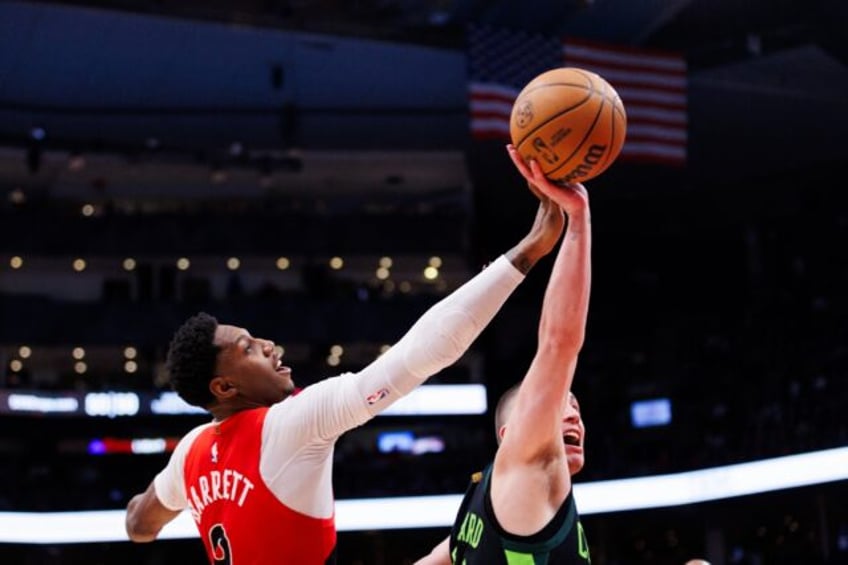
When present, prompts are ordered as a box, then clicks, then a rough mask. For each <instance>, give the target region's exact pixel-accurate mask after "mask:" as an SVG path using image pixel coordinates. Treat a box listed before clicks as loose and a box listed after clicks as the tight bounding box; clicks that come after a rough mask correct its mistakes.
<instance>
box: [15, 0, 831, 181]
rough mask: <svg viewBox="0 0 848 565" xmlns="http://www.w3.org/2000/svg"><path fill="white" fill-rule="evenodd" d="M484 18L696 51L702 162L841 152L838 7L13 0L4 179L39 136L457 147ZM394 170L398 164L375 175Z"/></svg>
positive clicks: (679, 1) (601, 1) (255, 154)
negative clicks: (470, 45) (477, 27)
mask: <svg viewBox="0 0 848 565" xmlns="http://www.w3.org/2000/svg"><path fill="white" fill-rule="evenodd" d="M470 23H477V24H487V25H490V26H494V27H507V28H512V29H521V30H525V31H530V32H535V33H540V34H547V35H557V36H563V37H568V36H574V37H579V38H583V39H590V40H596V41H602V42H609V43H615V44H619V45H632V46H640V47H652V48H656V49H665V50H673V51H678V52H681V53H683V54H684V55H685V56H686V59H687V62H688V65H689V108H690V127H691V132H690V133H691V135H692V137H693V138H697V139H698V140H699V143H703V144H705V146H706V147H708V148H718V149H719V151H720V152H721V153H723V154H722V155H716V151H715V150H714V149H709V150H703V151H700V152H699V151H697V150H695V151H692V152H691V153H692V155H693V160H694V161H695V162H693V163H692V164H693V165H695V166H697V167H702V168H705V169H706V168H709V169H710V170H712V169H714V168H715V167H714V164H713V163H711V162H708V161H711V160H713V159H716V160H720V161H721V163H720V164H721V166H722V167H725V168H737V167H743V168H744V167H748V169H749V172H750V171H754V170H756V169H757V168H758V167H759V166H761V165H763V164H769V163H783V164H784V165H786V166H791V167H803V166H806V165H810V164H817V163H820V162H828V161H833V160H834V159H837V158H840V156H841V154H842V153H844V151H843V149H844V141H843V139H842V135H843V133H842V132H844V131H846V130H848V104H845V100H848V66H847V65H848V49H846V45H848V44H846V41H845V39H844V30H846V29H848V3H846V2H844V1H842V0H748V1H746V2H738V1H737V0H594V1H593V0H521V1H518V0H509V1H508V0H485V1H484V0H453V1H452V0H417V1H409V0H407V1H401V0H396V1H392V0H359V1H357V2H348V1H345V0H320V1H319V0H287V1H283V0H277V1H273V0H272V1H268V0H248V1H241V2H224V1H214V0H158V1H157V2H153V3H151V2H149V1H142V0H115V1H108V2H107V1H105V0H101V1H83V0H77V1H65V2H14V1H13V2H4V3H2V5H0V145H2V146H4V147H6V148H11V149H14V148H18V149H19V151H18V152H17V153H16V152H15V151H14V150H12V151H7V152H5V153H4V155H6V156H3V155H0V160H2V159H14V162H12V161H8V162H5V163H0V183H2V184H3V185H5V186H7V187H8V186H10V185H12V184H15V185H18V184H24V185H27V184H32V183H27V182H26V179H25V178H24V180H23V181H22V180H21V176H22V175H24V176H26V174H27V169H30V170H31V169H32V168H33V165H36V167H35V168H37V165H38V163H37V162H36V163H33V157H37V155H35V154H34V153H33V150H32V148H33V146H36V149H38V146H39V143H37V142H38V141H39V140H37V139H35V140H34V139H33V133H35V134H36V135H39V134H40V133H43V134H44V135H45V136H46V139H45V140H43V143H42V145H44V148H45V149H48V150H50V149H53V150H57V151H63V152H67V153H68V154H73V153H76V152H106V153H110V154H125V155H127V158H129V159H136V160H137V159H139V158H144V155H145V152H155V151H159V152H165V151H167V152H169V158H171V159H174V158H176V159H179V160H181V161H182V162H185V163H195V164H197V165H198V166H201V167H205V168H208V167H214V166H216V162H217V161H228V162H236V163H237V164H239V166H244V164H245V163H247V166H249V167H260V168H261V167H262V166H263V163H266V164H267V162H268V159H266V158H265V157H268V158H270V159H271V160H272V161H273V162H282V164H283V165H284V166H286V167H295V168H296V167H297V166H299V165H298V164H297V163H292V162H291V160H289V158H288V157H289V156H290V151H291V150H293V149H306V150H317V151H322V150H328V151H337V150H344V151H351V152H353V151H362V152H369V151H380V152H385V151H392V150H404V151H416V152H423V153H424V154H426V153H427V152H429V151H439V152H442V153H440V156H439V158H443V152H444V151H457V152H461V151H463V149H464V148H465V146H466V141H467V140H466V130H465V129H464V125H463V120H462V119H461V118H462V116H463V115H464V113H465V112H466V107H465V106H464V102H465V85H464V80H465V75H464V73H465V68H464V63H463V59H462V57H461V56H457V53H460V54H461V50H462V48H463V38H464V33H465V29H466V27H467V25H468V24H470ZM401 46H407V47H401ZM34 142H36V143H34ZM696 149H697V148H696ZM265 150H268V151H269V152H271V153H269V155H263V153H262V151H265ZM239 151H242V152H241V153H239ZM23 153H26V154H27V156H28V158H27V160H26V161H22V160H21V158H20V156H19V154H23ZM751 153H754V154H756V155H755V157H754V158H751V157H750V154H751ZM8 155H12V157H8ZM139 155H141V157H139ZM239 155H248V156H249V158H248V159H247V160H245V159H244V158H243V157H239ZM234 157H239V158H238V159H234ZM368 158H369V157H368V156H367V155H364V156H363V159H364V161H365V162H367V160H368ZM263 159H264V160H263ZM699 160H700V162H698V161H699ZM387 161H389V159H387V158H385V155H384V157H383V159H382V162H383V163H386V162H387ZM419 163H420V162H419ZM3 171H11V172H12V173H14V174H9V175H7V174H5V173H2V172H3ZM398 171H401V172H400V173H399V172H398ZM164 174H166V169H165V168H163V175H164ZM393 175H394V176H402V175H403V173H402V166H401V164H400V163H397V164H394V163H389V164H387V165H386V169H385V171H383V172H382V173H380V176H381V177H382V178H388V177H392V176H393ZM30 180H31V181H32V180H33V179H30ZM36 184H37V182H36ZM437 184H442V185H447V184H452V185H453V184H456V179H455V178H451V179H450V180H448V179H445V181H444V182H442V183H437ZM330 190H332V187H330Z"/></svg>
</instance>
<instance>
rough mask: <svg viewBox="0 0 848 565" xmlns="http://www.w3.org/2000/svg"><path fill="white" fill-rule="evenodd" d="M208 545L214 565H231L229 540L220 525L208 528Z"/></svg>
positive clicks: (231, 557)
mask: <svg viewBox="0 0 848 565" xmlns="http://www.w3.org/2000/svg"><path fill="white" fill-rule="evenodd" d="M209 544H210V545H211V546H212V559H214V560H215V561H214V563H216V565H217V564H218V563H220V564H221V565H231V563H232V562H233V554H232V553H231V551H230V539H229V538H228V537H227V532H226V530H224V526H222V525H221V524H215V525H214V526H212V527H211V528H209Z"/></svg>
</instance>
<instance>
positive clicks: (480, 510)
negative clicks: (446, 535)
mask: <svg viewBox="0 0 848 565" xmlns="http://www.w3.org/2000/svg"><path fill="white" fill-rule="evenodd" d="M491 476H492V466H491V465H489V466H488V467H486V470H485V471H483V473H475V475H474V477H473V478H472V480H471V484H470V485H469V486H468V490H467V491H466V493H465V497H464V498H463V499H462V504H461V505H460V507H459V513H458V514H457V519H456V521H455V522H454V525H453V529H452V530H451V535H450V552H451V562H452V563H453V564H454V565H587V564H588V563H590V562H591V561H590V559H589V544H588V543H587V541H586V534H585V533H584V532H583V526H582V525H581V524H580V517H579V516H578V515H577V507H576V506H575V504H574V496H573V491H572V492H569V493H568V496H567V497H566V499H565V501H564V502H563V503H562V506H561V507H560V509H559V510H558V511H557V513H556V515H555V516H554V517H553V518H552V519H551V521H550V522H548V524H547V525H546V526H545V527H544V528H542V529H541V530H540V531H538V532H537V533H535V534H533V535H529V536H519V535H515V534H511V533H509V532H507V531H505V530H504V529H503V528H502V527H501V525H500V524H499V523H498V521H497V519H496V518H495V512H494V510H493V509H492V497H491ZM519 496H520V495H519Z"/></svg>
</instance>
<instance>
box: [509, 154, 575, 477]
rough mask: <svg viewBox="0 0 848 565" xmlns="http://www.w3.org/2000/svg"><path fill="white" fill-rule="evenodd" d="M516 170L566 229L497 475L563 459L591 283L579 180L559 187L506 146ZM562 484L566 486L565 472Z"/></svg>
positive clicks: (535, 166)
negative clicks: (565, 418) (553, 207)
mask: <svg viewBox="0 0 848 565" xmlns="http://www.w3.org/2000/svg"><path fill="white" fill-rule="evenodd" d="M509 149H510V156H511V157H512V159H513V161H514V163H515V165H516V167H517V168H518V170H519V172H521V174H522V175H523V176H524V177H525V178H526V179H527V181H528V182H529V183H530V184H531V186H533V187H535V189H537V190H538V191H539V192H541V193H543V194H545V195H546V196H548V197H549V198H551V200H553V201H554V202H556V203H557V204H558V205H559V206H561V207H562V209H563V210H564V211H565V213H566V215H567V217H568V227H567V229H566V233H565V237H564V239H563V242H562V245H561V246H560V249H559V252H558V253H557V257H556V260H555V262H554V266H553V270H552V272H551V277H550V280H549V282H548V286H547V289H546V291H545V296H544V300H543V305H542V314H541V319H540V323H539V334H538V340H539V342H538V348H537V351H536V355H535V357H534V358H533V361H532V363H531V365H530V369H529V370H528V372H527V375H526V376H525V377H524V380H523V382H522V384H521V388H520V389H519V392H518V395H517V396H516V399H515V406H514V408H513V410H512V413H511V417H510V419H509V425H508V426H507V431H506V433H505V435H504V438H503V441H502V443H501V446H500V448H499V450H498V453H497V457H496V462H495V466H496V471H495V472H496V474H497V473H498V470H500V471H503V470H504V469H508V468H509V467H510V466H512V465H516V466H524V465H539V464H540V463H545V462H548V463H549V462H551V461H554V460H556V459H564V454H563V441H562V415H563V411H564V406H565V402H566V399H567V394H568V391H569V389H570V388H571V383H572V379H573V377H574V371H575V368H576V364H577V356H578V353H579V352H580V349H581V348H582V346H583V341H584V337H585V327H586V318H587V314H588V307H589V290H590V284H591V263H590V251H591V230H590V219H589V200H588V193H587V192H586V189H585V188H584V187H583V186H582V185H580V184H573V185H569V186H558V185H554V184H553V183H551V182H550V181H548V180H547V179H546V178H545V177H544V175H543V174H542V172H541V169H540V168H539V165H538V164H537V163H535V162H531V163H529V165H528V164H526V163H524V162H523V161H522V160H521V158H520V157H519V156H518V155H517V153H516V152H515V150H514V149H513V148H512V147H510V148H509ZM565 479H566V484H565V485H563V486H564V487H566V490H567V488H570V479H569V478H568V473H565Z"/></svg>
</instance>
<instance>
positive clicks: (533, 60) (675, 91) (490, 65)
mask: <svg viewBox="0 0 848 565" xmlns="http://www.w3.org/2000/svg"><path fill="white" fill-rule="evenodd" d="M468 63H469V80H470V86H469V90H470V114H471V135H472V137H473V138H474V139H496V140H509V118H510V113H511V112H512V104H513V102H514V101H515V98H516V97H517V96H518V93H519V92H520V91H521V89H522V88H524V85H525V84H527V83H528V82H530V81H531V80H532V79H533V78H535V77H536V76H537V75H539V74H541V73H542V72H544V71H547V70H550V69H553V68H556V67H563V66H569V67H580V68H583V69H586V70H589V71H592V72H595V73H597V74H599V75H600V76H602V77H603V78H604V79H606V80H607V81H608V82H609V83H610V84H611V85H612V86H613V88H615V90H616V91H617V92H618V94H619V96H620V97H621V100H622V102H624V108H625V110H626V112H627V137H626V139H625V142H624V147H623V148H622V150H621V159H627V160H631V161H649V162H661V163H669V164H675V165H682V164H684V163H685V162H686V143H687V133H686V129H687V113H686V61H685V60H684V59H683V57H682V56H680V55H676V54H672V53H663V52H659V51H654V50H647V49H633V48H625V47H618V46H611V45H605V44H600V43H593V42H588V41H585V40H576V39H571V38H557V37H545V36H540V35H533V34H529V33H526V32H519V31H511V30H505V29H493V28H486V27H477V26H473V27H471V28H470V29H469V35H468Z"/></svg>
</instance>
